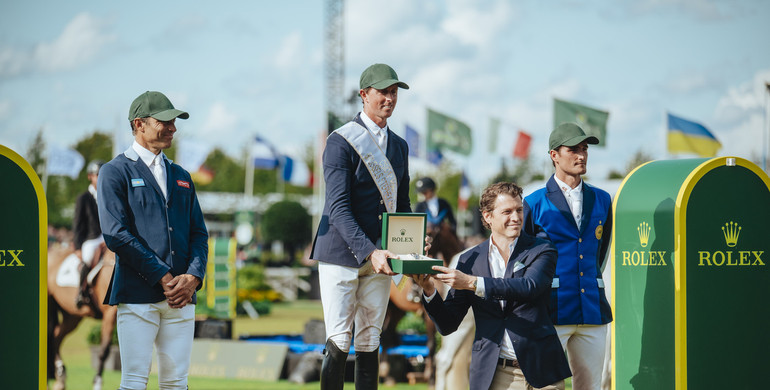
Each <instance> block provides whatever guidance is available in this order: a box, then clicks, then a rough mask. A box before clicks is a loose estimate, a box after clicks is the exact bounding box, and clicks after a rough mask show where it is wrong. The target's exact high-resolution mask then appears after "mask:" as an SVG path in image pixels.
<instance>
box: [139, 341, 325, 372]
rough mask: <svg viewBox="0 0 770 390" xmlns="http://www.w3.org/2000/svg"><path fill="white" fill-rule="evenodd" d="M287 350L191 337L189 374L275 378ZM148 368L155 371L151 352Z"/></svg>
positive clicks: (282, 346)
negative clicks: (150, 367)
mask: <svg viewBox="0 0 770 390" xmlns="http://www.w3.org/2000/svg"><path fill="white" fill-rule="evenodd" d="M288 352H289V346H288V344H284V343H260V342H251V341H235V340H219V339H194V340H193V345H192V353H191V355H190V376H202V377H213V378H232V379H251V380H258V381H270V382H275V381H278V379H279V378H280V376H281V370H282V369H283V365H284V362H285V361H286V355H287V354H288ZM319 355H320V354H319ZM151 372H152V373H155V374H157V372H158V357H157V354H155V353H153V354H152V371H151Z"/></svg>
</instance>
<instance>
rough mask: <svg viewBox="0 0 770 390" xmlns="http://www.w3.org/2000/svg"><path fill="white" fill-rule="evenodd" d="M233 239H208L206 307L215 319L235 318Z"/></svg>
mask: <svg viewBox="0 0 770 390" xmlns="http://www.w3.org/2000/svg"><path fill="white" fill-rule="evenodd" d="M236 249H237V244H236V242H235V239H234V238H210V239H209V258H208V262H207V263H206V283H205V286H204V288H205V289H206V305H208V307H209V308H210V309H212V310H213V311H214V312H213V316H214V317H216V318H235V305H236V303H237V297H236V286H235V254H236Z"/></svg>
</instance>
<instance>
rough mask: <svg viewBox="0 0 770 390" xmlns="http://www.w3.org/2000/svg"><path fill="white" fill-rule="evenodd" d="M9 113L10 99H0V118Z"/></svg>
mask: <svg viewBox="0 0 770 390" xmlns="http://www.w3.org/2000/svg"><path fill="white" fill-rule="evenodd" d="M10 114H11V101H10V100H2V101H0V120H3V119H6V118H8V117H10Z"/></svg>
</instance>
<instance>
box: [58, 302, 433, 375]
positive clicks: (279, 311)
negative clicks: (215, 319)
mask: <svg viewBox="0 0 770 390" xmlns="http://www.w3.org/2000/svg"><path fill="white" fill-rule="evenodd" d="M314 318H317V319H321V318H323V310H322V309H321V303H320V302H319V301H298V302H294V303H290V304H275V305H273V310H272V311H271V313H270V314H269V315H265V316H261V317H260V318H258V319H256V320H252V319H250V318H248V317H239V318H237V319H236V320H235V321H234V322H233V336H234V337H235V338H237V337H238V335H242V334H243V335H245V334H301V333H302V332H303V331H304V326H305V323H306V322H307V321H308V320H310V319H314ZM98 322H99V321H97V320H94V319H91V318H86V319H84V320H83V321H82V322H81V324H80V325H79V326H78V328H77V329H75V331H74V332H72V333H70V334H69V335H68V336H67V337H66V338H65V339H64V343H63V345H62V348H61V354H62V359H64V364H65V365H66V366H67V388H68V389H76V390H80V389H90V388H91V381H92V380H93V376H94V374H95V371H94V370H93V369H92V368H91V352H90V350H89V348H88V345H87V343H86V335H87V333H88V330H89V329H90V328H91V327H92V326H93V325H94V324H97V323H98ZM103 379H104V388H105V389H117V388H118V386H119V385H120V372H119V371H109V370H108V371H105V372H104V376H103ZM52 383H53V382H52V381H50V382H49V385H50V384H52ZM189 386H190V388H191V389H195V390H215V389H227V390H246V389H249V390H251V389H265V390H284V389H287V390H288V389H300V390H304V389H307V390H309V389H318V386H319V384H318V382H315V383H308V384H305V385H298V384H294V383H289V382H287V381H283V380H282V381H279V382H260V381H254V380H245V379H224V378H206V377H193V376H191V377H190V378H189ZM353 388H354V386H353V384H352V383H346V384H345V389H353ZM157 389H158V377H157V375H150V380H149V384H148V390H157ZM392 389H396V390H403V389H410V390H422V389H427V386H426V385H424V384H422V385H415V386H409V385H408V384H399V385H397V386H395V387H392Z"/></svg>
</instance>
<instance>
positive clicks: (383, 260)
mask: <svg viewBox="0 0 770 390" xmlns="http://www.w3.org/2000/svg"><path fill="white" fill-rule="evenodd" d="M359 85H360V90H359V95H360V96H361V100H362V102H363V110H362V112H360V113H359V114H358V115H357V116H356V117H355V119H353V120H352V121H351V122H348V123H347V124H345V125H343V126H342V127H340V128H339V129H337V130H335V131H334V132H333V133H332V134H331V135H329V137H328V139H327V140H326V148H325V149H324V154H323V170H324V181H325V183H326V201H325V204H324V210H323V215H322V216H321V221H320V223H319V226H318V231H317V233H316V237H315V241H314V243H313V251H312V253H311V255H310V257H311V258H312V259H315V260H318V261H319V264H318V273H319V280H320V285H321V301H322V304H323V310H324V322H325V326H326V338H327V340H326V348H325V350H324V355H325V356H324V360H323V364H322V368H321V389H342V388H343V384H344V378H345V361H346V359H347V356H348V353H349V351H350V348H351V340H352V341H353V344H354V345H353V347H354V349H355V354H356V366H355V367H356V368H355V383H356V389H375V388H377V386H378V383H379V378H378V376H377V374H378V368H379V356H378V352H379V347H380V333H381V331H382V325H383V321H384V318H385V311H386V309H387V306H388V295H389V291H390V284H391V277H390V276H391V275H394V273H393V271H392V270H391V269H390V266H389V265H388V262H387V259H388V258H389V257H395V254H393V253H391V252H390V251H387V250H382V249H381V248H382V246H381V245H380V239H381V233H382V213H383V212H386V211H387V212H410V211H411V208H410V204H409V165H408V147H407V143H406V141H404V139H403V138H401V137H399V136H398V135H396V134H395V133H394V132H392V131H391V130H390V129H388V125H387V119H388V118H389V117H390V116H391V115H392V114H393V111H394V110H395V108H396V101H397V99H398V89H399V88H404V89H409V86H408V85H407V84H406V83H404V82H401V81H399V80H398V76H397V75H396V72H395V71H394V70H393V69H392V68H391V67H390V66H388V65H385V64H374V65H372V66H370V67H368V68H367V69H366V70H364V72H363V73H362V74H361V80H360V84H359ZM354 324H355V327H354ZM353 329H355V337H353V336H354V335H353Z"/></svg>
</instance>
